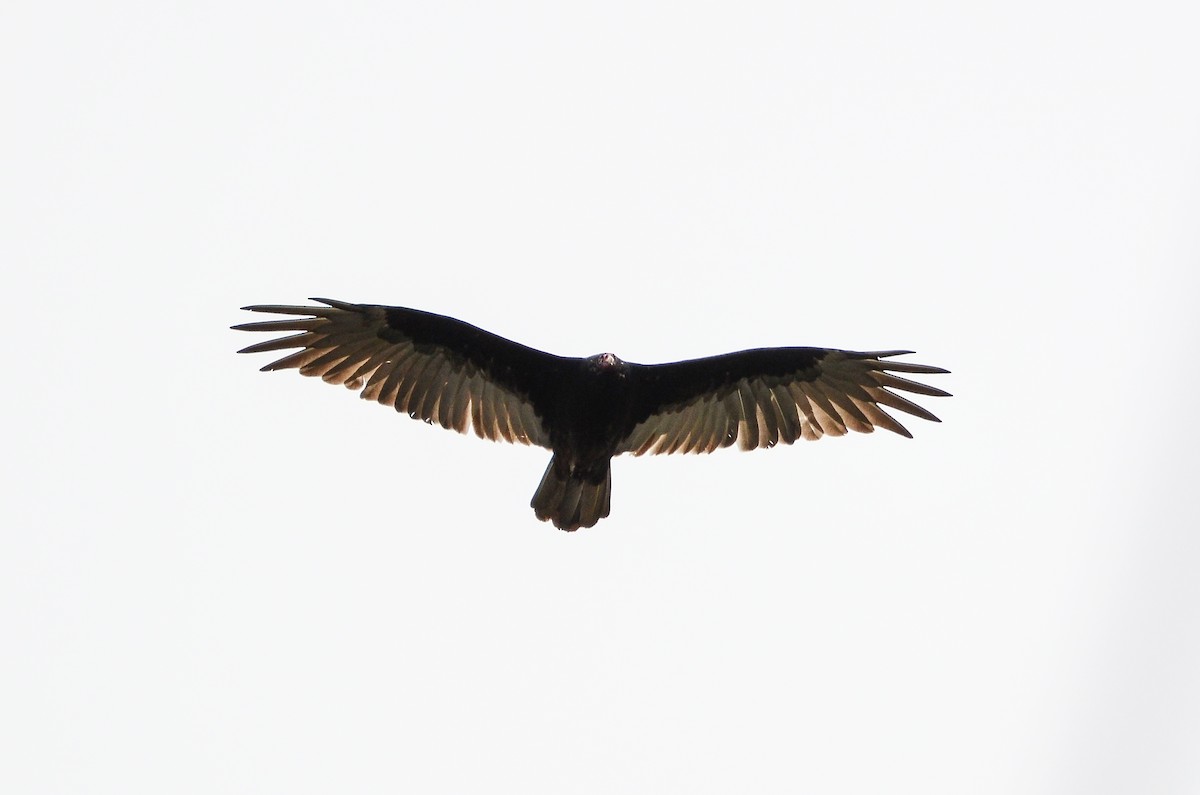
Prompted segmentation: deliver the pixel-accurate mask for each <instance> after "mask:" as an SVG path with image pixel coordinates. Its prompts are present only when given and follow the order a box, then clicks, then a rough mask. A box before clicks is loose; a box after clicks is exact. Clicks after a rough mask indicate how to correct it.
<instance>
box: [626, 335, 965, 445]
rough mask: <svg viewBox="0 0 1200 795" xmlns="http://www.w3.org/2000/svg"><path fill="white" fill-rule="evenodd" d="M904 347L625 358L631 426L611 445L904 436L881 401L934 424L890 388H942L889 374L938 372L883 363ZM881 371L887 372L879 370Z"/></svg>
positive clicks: (904, 431)
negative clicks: (654, 361)
mask: <svg viewBox="0 0 1200 795" xmlns="http://www.w3.org/2000/svg"><path fill="white" fill-rule="evenodd" d="M904 353H911V351H874V352H870V353H859V352H856V351H841V350H834V349H830V348H759V349H756V350H749V351H740V352H738V353H728V354H724V355H722V356H712V357H708V358H704V359H692V360H690V361H685V362H674V363H672V364H660V365H633V368H634V373H635V375H636V384H637V386H636V387H635V388H636V390H637V396H636V400H635V409H634V416H633V418H632V428H631V430H630V432H629V433H628V434H627V436H626V437H625V440H624V441H623V443H622V444H621V445H620V446H619V448H618V452H625V453H633V454H634V455H643V454H646V453H711V452H712V451H714V450H716V449H718V448H721V447H728V446H730V445H732V444H733V443H734V442H737V443H738V444H739V446H740V447H741V448H742V449H743V450H753V449H755V448H763V447H773V446H775V445H776V444H791V443H792V442H795V441H796V440H797V439H808V440H813V439H820V438H821V437H822V436H826V435H828V436H842V435H843V434H845V433H846V432H847V431H848V430H850V431H858V432H860V433H870V432H871V431H873V430H875V428H877V427H878V428H884V429H886V430H889V431H892V432H893V433H898V434H900V435H902V436H908V437H910V438H911V436H912V434H910V433H909V432H908V430H907V429H906V428H905V427H904V426H903V425H901V424H900V423H899V422H897V421H896V419H895V418H894V417H892V416H891V415H890V414H888V413H887V412H886V411H885V410H884V409H885V408H890V409H896V410H899V411H902V412H905V413H907V414H911V415H913V416H914V417H920V418H921V419H925V420H932V421H933V422H937V421H938V419H937V417H935V416H934V415H933V414H931V413H930V412H929V411H927V410H926V409H924V408H922V407H921V406H918V405H917V404H916V403H913V402H912V401H910V400H908V399H907V398H905V397H902V396H901V395H898V394H896V392H895V391H893V390H900V391H902V392H910V393H915V394H920V395H931V396H942V397H944V396H948V395H949V393H948V392H944V391H942V390H941V389H937V388H936V387H931V386H926V385H925V384H921V383H918V382H916V381H911V380H909V379H907V378H902V377H900V376H897V375H893V373H915V374H922V375H925V374H935V373H945V372H947V371H946V370H943V369H942V368H940V367H930V366H928V365H923V364H910V363H908V362H895V361H888V359H889V357H892V356H897V355H900V354H904ZM889 371H890V372H889Z"/></svg>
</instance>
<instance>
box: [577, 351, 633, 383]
mask: <svg viewBox="0 0 1200 795" xmlns="http://www.w3.org/2000/svg"><path fill="white" fill-rule="evenodd" d="M587 363H588V366H589V367H590V368H591V369H592V370H593V371H595V372H597V373H613V374H615V375H619V376H621V377H622V378H624V377H625V373H626V372H628V371H629V365H627V364H625V362H623V361H621V360H620V359H619V358H617V355H616V354H615V353H597V354H596V355H595V356H589V357H588V358H587Z"/></svg>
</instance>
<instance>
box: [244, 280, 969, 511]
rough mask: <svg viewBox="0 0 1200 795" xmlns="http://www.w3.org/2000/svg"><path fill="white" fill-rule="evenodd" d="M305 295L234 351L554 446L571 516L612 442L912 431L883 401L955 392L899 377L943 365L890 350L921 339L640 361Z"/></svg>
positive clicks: (615, 448)
mask: <svg viewBox="0 0 1200 795" xmlns="http://www.w3.org/2000/svg"><path fill="white" fill-rule="evenodd" d="M311 300H314V301H319V302H320V303H322V304H324V306H247V307H243V308H244V309H246V310H249V311H251V312H269V313H274V314H276V315H285V316H287V317H285V318H284V319H282V320H267V321H261V322H256V323H244V324H242V325H238V326H234V327H233V328H235V329H238V330H241V331H267V332H298V333H295V334H290V335H288V336H284V337H279V338H276V339H270V340H267V341H265V342H260V343H257V344H255V345H251V346H249V347H247V348H243V349H242V350H241V351H239V353H262V352H266V351H280V350H288V349H292V348H299V349H300V350H299V351H296V352H294V353H291V354H289V355H287V356H285V357H283V358H282V359H279V360H278V361H274V362H272V363H270V364H268V365H267V366H266V367H263V368H262V369H263V370H286V369H292V368H298V369H299V370H300V373H301V375H315V376H320V377H321V378H322V379H324V380H325V381H327V382H329V383H331V384H343V385H345V386H346V387H348V388H350V389H353V390H356V391H357V390H362V397H364V398H367V399H369V400H375V401H378V402H380V403H383V404H384V405H388V406H393V407H394V408H395V409H396V411H403V412H407V413H408V416H410V417H412V418H414V419H422V420H424V421H425V422H427V423H430V424H433V423H435V422H436V423H437V424H439V425H441V426H442V427H443V428H453V429H454V430H456V431H458V432H459V433H466V432H467V431H468V429H473V430H474V431H475V434H476V435H477V436H479V437H480V438H484V439H493V440H496V441H500V440H504V441H506V442H521V443H522V444H535V445H538V446H539V447H545V448H548V449H549V450H551V452H552V453H553V455H552V456H551V458H550V465H549V466H547V467H546V473H545V474H544V475H543V476H542V481H541V483H540V484H539V485H538V488H537V491H536V492H535V493H534V495H533V501H532V503H531V505H532V507H533V510H534V513H535V514H536V515H537V517H538V519H541V520H542V521H546V520H550V521H552V522H554V524H555V526H556V527H559V528H561V529H563V530H576V529H578V528H580V527H591V526H592V525H594V524H596V522H598V521H600V520H601V519H603V518H604V517H605V516H608V511H609V496H610V492H611V489H612V477H611V474H610V471H609V463H610V459H611V458H612V457H613V456H615V455H619V454H621V453H633V454H634V455H643V454H645V453H711V452H712V451H713V450H716V449H717V448H719V447H729V446H730V445H732V444H733V443H734V442H735V441H736V442H738V444H739V445H740V447H741V448H742V449H743V450H753V449H755V448H759V447H773V446H775V445H776V444H780V443H782V444H791V443H792V442H794V441H796V440H797V439H810V440H811V439H819V438H821V437H822V436H825V435H828V436H842V435H843V434H845V433H846V431H847V430H851V431H858V432H860V433H870V432H871V431H873V430H874V429H875V428H876V427H879V428H884V429H886V430H889V431H892V432H894V433H898V434H900V435H902V436H907V437H909V438H912V434H910V433H909V432H908V431H907V430H906V429H905V428H904V426H903V425H901V424H900V423H899V422H897V421H896V420H895V419H894V418H893V417H892V416H890V415H889V414H888V413H887V412H885V411H884V407H886V408H891V409H897V410H899V411H902V412H905V413H907V414H911V415H913V416H914V417H920V418H921V419H925V420H932V421H934V422H938V421H939V420H938V419H937V417H935V416H933V414H931V413H930V412H928V411H926V410H925V409H924V408H921V407H920V406H918V405H916V404H915V403H913V402H911V401H909V400H908V399H907V398H904V397H901V396H900V395H898V394H896V392H893V391H892V390H900V391H903V392H911V393H916V394H919V395H932V396H948V395H949V393H948V392H944V391H942V390H940V389H935V388H934V387H930V386H925V385H924V384H919V383H917V382H915V381H910V380H909V379H907V378H902V377H900V376H897V375H893V373H917V374H921V375H929V374H933V373H946V372H949V371H947V370H943V369H941V368H940V367H929V366H927V365H923V364H910V363H908V362H897V361H891V360H890V357H893V356H898V355H900V354H905V353H912V351H872V352H869V353H859V352H855V351H842V350H836V349H831V348H757V349H754V350H748V351H739V352H738V353H726V354H724V355H721V356H710V357H707V358H703V359H691V360H689V361H683V362H673V363H671V364H635V363H633V362H624V361H621V360H620V359H618V358H617V357H616V356H614V355H613V354H611V353H601V354H597V355H596V356H589V357H587V358H586V359H577V358H572V357H566V356H555V355H554V354H550V353H544V352H542V351H539V350H535V349H533V348H528V347H526V346H524V345H521V344H519V343H516V342H512V341H511V340H507V339H504V338H503V337H499V336H497V335H495V334H492V333H490V332H487V331H484V330H483V329H481V328H477V327H475V326H472V325H470V324H469V323H464V322H463V321H461V320H455V319H454V318H450V317H446V316H444V315H435V314H433V313H431V312H423V311H421V310H418V309H406V308H404V307H398V306H378V305H374V304H351V303H346V302H344V301H333V300H329V299H326V298H314V299H311Z"/></svg>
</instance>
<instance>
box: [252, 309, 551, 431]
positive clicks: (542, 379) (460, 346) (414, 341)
mask: <svg viewBox="0 0 1200 795" xmlns="http://www.w3.org/2000/svg"><path fill="white" fill-rule="evenodd" d="M312 300H314V301H320V302H321V303H322V304H325V305H326V306H247V307H243V308H244V309H247V310H249V311H251V312H269V313H274V314H277V315H286V316H288V317H287V318H286V319H283V320H267V321H261V322H256V323H244V324H242V325H239V326H234V327H233V328H235V329H238V330H241V331H269V332H280V331H284V332H289V331H290V332H298V333H295V334H290V335H288V336H285V337H279V338H276V339H271V340H267V341H265V342H260V343H257V344H255V345H251V346H249V347H247V348H243V349H242V350H241V351H239V353H262V352H266V351H280V350H289V349H292V348H299V350H298V351H296V352H295V353H291V354H289V355H287V356H285V357H283V358H282V359H279V360H277V361H274V362H271V363H270V364H268V365H267V366H265V367H263V368H262V369H263V370H286V369H299V370H300V374H301V375H310V376H320V377H321V378H322V379H323V380H325V381H326V382H328V383H330V384H343V385H345V386H346V387H348V388H350V389H353V390H362V397H363V398H366V399H368V400H375V401H378V402H379V403H383V404H384V405H387V406H392V407H394V408H395V409H396V411H402V412H406V413H407V414H408V415H409V416H410V417H413V418H414V419H422V420H425V421H426V422H428V423H435V422H436V423H437V424H439V425H441V426H442V427H443V428H452V429H454V430H456V431H458V432H459V433H466V432H467V431H468V430H469V429H472V428H473V429H474V431H475V433H476V434H477V435H478V436H480V437H481V438H484V439H493V440H497V441H499V440H503V441H507V442H521V443H523V444H534V445H540V446H542V447H549V446H550V435H549V433H548V432H547V429H546V426H545V423H544V420H543V410H542V409H541V407H542V406H545V405H546V402H545V399H544V395H545V393H546V391H547V388H548V385H549V384H550V382H551V380H552V379H554V378H555V377H556V374H557V372H558V371H559V369H560V367H561V365H562V362H564V361H565V360H564V359H562V358H561V357H558V356H554V355H552V354H549V353H544V352H542V351H538V350H535V349H533V348H528V347H526V346H524V345H520V344H519V343H516V342H512V341H511V340H507V339H504V338H503V337H500V336H497V335H495V334H492V333H490V332H487V331H484V330H483V329H481V328H477V327H475V326H472V325H470V324H469V323H464V322H462V321H461V320H455V319H454V318H450V317H445V316H443V315H435V314H433V313H430V312H422V311H419V310H416V309H405V308H403V307H391V306H376V305H373V304H350V303H346V302H344V301H333V300H329V299H326V298H314V299H312Z"/></svg>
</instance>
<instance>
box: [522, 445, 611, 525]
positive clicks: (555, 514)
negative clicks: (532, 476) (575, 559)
mask: <svg viewBox="0 0 1200 795" xmlns="http://www.w3.org/2000/svg"><path fill="white" fill-rule="evenodd" d="M560 468H561V469H562V470H564V471H562V472H560V471H559V469H560ZM567 469H568V467H567V466H563V465H561V464H560V463H559V461H558V458H557V457H555V458H551V459H550V465H549V466H548V467H546V474H544V475H542V482H541V483H539V484H538V487H537V491H535V492H534V493H533V501H532V502H530V503H529V504H530V505H531V506H532V507H533V512H534V513H535V514H537V518H539V519H541V520H542V521H543V522H545V521H547V520H550V521H552V522H554V526H555V527H557V528H559V529H560V530H567V531H571V530H578V529H579V528H581V527H591V526H592V525H594V524H595V523H596V522H598V521H600V520H601V519H603V518H604V517H606V516H608V504H609V498H610V497H611V495H612V470H611V469H610V468H609V465H608V462H607V461H606V462H605V463H604V475H603V476H602V477H600V478H599V479H598V480H595V481H593V478H592V477H590V476H589V475H584V473H582V472H569V471H565V470H567ZM589 474H590V473H589Z"/></svg>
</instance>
